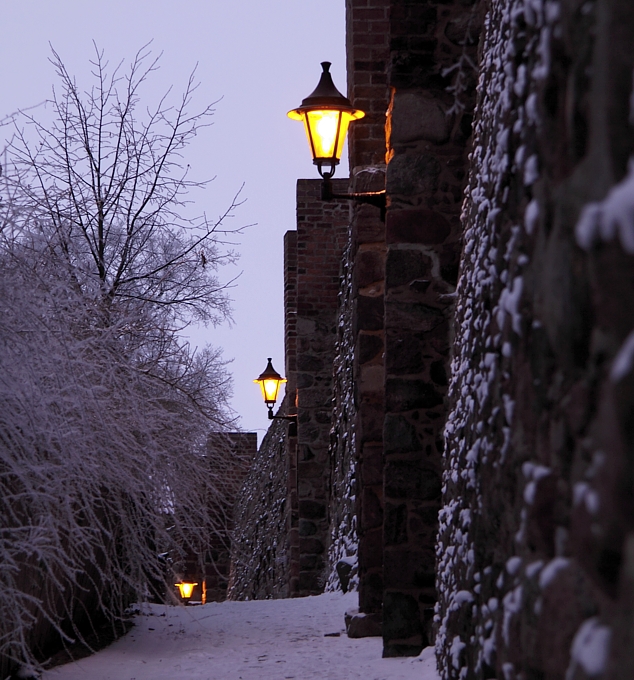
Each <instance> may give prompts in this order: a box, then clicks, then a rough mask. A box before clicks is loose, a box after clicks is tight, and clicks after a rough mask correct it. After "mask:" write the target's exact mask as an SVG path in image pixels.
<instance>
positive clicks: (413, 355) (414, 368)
mask: <svg viewBox="0 0 634 680" xmlns="http://www.w3.org/2000/svg"><path fill="white" fill-rule="evenodd" d="M424 350H425V346H424V344H423V342H422V341H421V340H420V338H419V337H417V336H416V335H415V334H413V333H408V332H407V331H405V330H404V329H390V330H389V331H388V332H387V333H386V348H385V368H386V371H387V373H388V374H389V373H391V374H392V375H394V374H396V375H404V374H412V373H414V374H415V373H421V372H422V371H423V369H424V367H425V362H424V360H423V352H424Z"/></svg>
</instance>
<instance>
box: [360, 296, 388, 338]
mask: <svg viewBox="0 0 634 680" xmlns="http://www.w3.org/2000/svg"><path fill="white" fill-rule="evenodd" d="M356 311H357V313H356V317H355V323H356V327H357V330H359V331H361V330H363V331H379V330H381V329H382V328H383V298H382V297H369V296H367V295H361V296H359V297H358V299H357V310H356Z"/></svg>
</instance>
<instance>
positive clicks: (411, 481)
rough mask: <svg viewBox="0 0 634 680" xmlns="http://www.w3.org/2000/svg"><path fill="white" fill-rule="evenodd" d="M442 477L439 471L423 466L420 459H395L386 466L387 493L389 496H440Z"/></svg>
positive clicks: (424, 498) (430, 497) (431, 497)
mask: <svg viewBox="0 0 634 680" xmlns="http://www.w3.org/2000/svg"><path fill="white" fill-rule="evenodd" d="M441 486H442V484H441V479H440V475H439V474H438V472H437V471H436V470H434V469H432V468H429V467H426V466H424V467H421V464H420V463H419V462H418V461H409V460H395V461H389V462H388V463H387V464H386V466H385V495H386V496H387V497H388V498H415V499H418V500H436V499H438V498H440V489H441Z"/></svg>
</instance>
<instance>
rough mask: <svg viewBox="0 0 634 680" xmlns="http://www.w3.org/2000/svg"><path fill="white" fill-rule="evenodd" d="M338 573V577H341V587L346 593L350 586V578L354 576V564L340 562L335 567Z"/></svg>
mask: <svg viewBox="0 0 634 680" xmlns="http://www.w3.org/2000/svg"><path fill="white" fill-rule="evenodd" d="M335 569H336V571H337V576H338V577H339V585H340V586H341V590H342V591H343V592H344V593H347V592H348V586H349V584H350V576H351V575H352V564H350V562H346V561H345V560H339V562H337V564H336V565H335Z"/></svg>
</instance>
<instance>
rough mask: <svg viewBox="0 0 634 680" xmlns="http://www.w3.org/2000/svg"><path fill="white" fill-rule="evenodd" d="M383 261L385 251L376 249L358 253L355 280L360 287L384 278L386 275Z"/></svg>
mask: <svg viewBox="0 0 634 680" xmlns="http://www.w3.org/2000/svg"><path fill="white" fill-rule="evenodd" d="M383 261H384V255H383V253H381V252H378V251H376V250H362V251H359V252H358V253H357V257H356V261H355V280H356V284H357V286H359V288H364V287H365V286H369V285H370V284H371V283H375V282H376V281H382V280H383V278H384V275H385V272H384V264H383Z"/></svg>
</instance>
